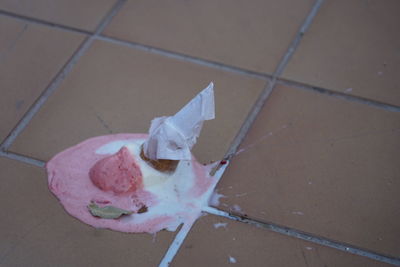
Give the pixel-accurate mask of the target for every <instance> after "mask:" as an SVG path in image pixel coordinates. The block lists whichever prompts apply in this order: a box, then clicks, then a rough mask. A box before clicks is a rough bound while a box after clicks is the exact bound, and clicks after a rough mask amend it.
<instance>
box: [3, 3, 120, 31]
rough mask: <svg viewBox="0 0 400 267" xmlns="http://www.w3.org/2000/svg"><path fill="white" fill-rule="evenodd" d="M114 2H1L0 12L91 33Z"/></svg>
mask: <svg viewBox="0 0 400 267" xmlns="http://www.w3.org/2000/svg"><path fill="white" fill-rule="evenodd" d="M115 2H116V0H89V1H88V0H85V1H79V0H35V1H30V0H18V1H15V0H2V1H0V10H5V11H8V12H12V13H15V14H18V15H23V16H27V17H32V18H37V19H41V20H45V21H49V22H54V23H58V24H63V25H66V26H70V27H75V28H80V29H84V30H89V31H93V30H94V29H95V28H96V26H97V25H98V24H99V23H100V21H101V19H102V18H103V17H104V16H105V15H106V14H107V12H108V11H109V10H110V9H111V8H112V6H113V4H114V3H115Z"/></svg>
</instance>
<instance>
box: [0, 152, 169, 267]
mask: <svg viewBox="0 0 400 267" xmlns="http://www.w3.org/2000/svg"><path fill="white" fill-rule="evenodd" d="M0 177H1V179H0V200H1V201H0V208H1V210H2V212H3V213H4V214H7V216H2V218H1V220H0V264H1V265H2V266H28V265H29V266H60V265H62V266H128V265H131V264H132V262H134V263H135V264H137V265H139V266H157V265H158V263H159V262H160V260H161V258H162V257H163V256H164V253H165V251H166V250H167V248H168V246H169V244H170V242H171V241H172V240H173V238H174V233H172V232H166V231H162V232H159V233H158V234H157V236H155V237H153V236H152V235H149V234H124V233H119V232H114V231H109V230H104V229H95V228H93V227H90V226H88V225H86V224H83V223H81V222H80V221H78V220H76V219H75V218H73V217H71V216H69V215H68V214H67V213H66V212H65V211H64V209H63V208H62V206H61V205H60V204H59V203H58V201H57V199H56V198H55V197H54V196H53V195H52V194H51V193H50V191H49V190H48V188H47V178H46V174H45V171H44V170H43V169H40V168H37V167H32V166H29V165H25V164H23V163H19V162H16V161H12V160H9V159H5V158H1V157H0Z"/></svg>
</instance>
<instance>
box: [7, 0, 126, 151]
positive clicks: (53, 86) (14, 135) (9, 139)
mask: <svg viewBox="0 0 400 267" xmlns="http://www.w3.org/2000/svg"><path fill="white" fill-rule="evenodd" d="M125 1H126V0H119V1H118V2H117V3H116V4H115V5H114V6H113V7H112V9H111V10H110V11H109V12H108V14H107V15H106V16H105V17H104V18H103V19H102V21H101V22H100V24H99V25H98V26H97V28H96V31H95V33H94V34H93V35H91V36H88V37H87V38H86V39H85V40H84V41H83V43H82V44H81V45H80V47H79V48H78V49H77V50H76V51H75V53H74V54H73V55H72V57H71V58H70V60H69V61H68V62H67V63H66V64H65V65H64V67H63V68H62V69H61V70H60V71H59V72H58V73H57V75H56V76H55V77H54V79H53V80H52V82H51V83H50V85H49V86H48V87H47V88H46V89H45V90H44V91H43V93H42V94H41V95H40V97H39V98H38V99H37V100H36V101H35V103H34V104H33V105H32V106H31V108H30V109H29V110H28V111H27V112H26V113H25V114H24V116H23V117H22V119H21V120H20V121H19V123H18V124H17V126H16V127H15V128H14V129H13V130H12V131H11V133H10V134H9V135H8V136H7V138H6V139H5V140H4V142H3V143H2V144H1V146H0V150H7V149H8V148H9V147H10V146H11V145H12V143H13V142H14V141H15V139H16V138H17V137H18V135H19V134H20V133H21V132H22V131H23V130H24V129H25V127H26V126H27V125H28V123H29V122H30V121H31V120H32V118H33V117H34V116H35V115H36V113H37V112H38V111H39V110H40V108H41V107H42V106H43V104H44V103H45V102H46V101H47V99H48V98H49V97H50V96H51V95H52V94H53V93H54V91H55V90H56V89H57V88H58V87H59V85H60V84H61V82H62V81H63V80H64V79H65V77H66V76H67V75H68V74H69V73H70V72H71V71H72V69H73V67H74V66H75V65H76V63H77V62H78V60H79V59H80V57H81V56H82V55H83V54H84V53H85V52H86V50H88V48H89V47H90V45H91V44H92V43H93V41H94V40H95V37H96V35H99V34H100V33H101V31H102V30H104V28H105V27H106V26H107V24H108V23H109V22H110V21H111V19H112V18H113V17H114V16H115V14H116V13H117V12H118V11H119V9H120V8H121V7H122V5H123V4H124V3H125Z"/></svg>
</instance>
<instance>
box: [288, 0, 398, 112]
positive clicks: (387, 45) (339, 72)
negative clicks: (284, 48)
mask: <svg viewBox="0 0 400 267" xmlns="http://www.w3.org/2000/svg"><path fill="white" fill-rule="evenodd" d="M399 10H400V2H399V1H396V0H386V1H379V0H370V1H365V0H356V1H346V0H338V1H325V3H324V5H323V6H322V8H321V9H320V11H319V13H318V14H317V16H316V18H315V20H314V22H313V23H312V25H311V28H310V29H309V31H308V32H307V33H306V34H305V36H304V38H303V40H302V41H301V43H300V46H299V47H298V49H297V51H296V52H295V54H294V56H293V58H292V60H291V61H290V62H289V65H288V66H287V68H286V69H285V71H284V74H283V77H284V78H286V79H290V80H295V81H300V82H302V83H306V84H311V85H316V86H319V87H323V88H327V89H331V90H334V91H337V92H341V93H345V94H350V95H355V96H360V97H363V98H367V99H372V100H376V101H379V102H384V103H388V104H393V105H397V106H400V88H399V87H400V80H399V78H398V74H399V72H400V52H399V47H400V35H399V25H400V16H399Z"/></svg>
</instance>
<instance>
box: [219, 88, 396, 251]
mask: <svg viewBox="0 0 400 267" xmlns="http://www.w3.org/2000/svg"><path fill="white" fill-rule="evenodd" d="M399 150H400V113H396V112H390V111H385V110H381V109H377V108H374V107H371V106H368V105H364V104H359V103H354V102H349V101H346V100H342V99H338V98H334V97H330V96H327V95H322V94H319V93H315V92H311V91H305V90H303V89H298V88H290V87H286V86H284V85H279V86H278V87H277V88H276V90H275V91H274V92H273V93H272V95H271V97H270V99H269V100H268V101H267V103H266V106H265V107H264V109H263V110H262V111H261V112H260V114H259V116H258V118H257V120H256V122H255V124H254V125H253V127H252V128H251V130H250V132H249V134H248V135H247V137H246V139H245V140H244V142H243V143H242V144H241V147H240V150H239V153H238V154H237V155H236V156H235V157H234V158H233V160H232V162H231V164H230V165H229V167H228V169H227V170H226V172H225V174H224V176H223V177H222V180H221V181H220V183H219V185H218V190H219V191H218V192H219V193H221V194H223V195H225V196H226V197H227V198H222V199H221V203H222V204H221V206H220V207H221V208H223V209H225V210H230V211H234V212H241V213H245V214H248V215H249V216H250V217H253V218H257V219H259V220H264V221H272V222H275V223H278V224H281V225H286V226H289V227H293V228H296V229H300V230H303V231H306V232H309V233H313V234H317V235H320V236H324V237H328V238H331V239H334V240H338V241H341V242H346V243H350V244H353V245H356V246H359V247H362V248H366V249H370V250H373V251H377V252H380V253H384V254H391V255H394V256H396V255H397V256H398V255H399V254H400V210H399V205H398V204H399V202H400V179H398V178H399V173H400V165H399V164H398V163H399V162H398V154H399Z"/></svg>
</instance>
